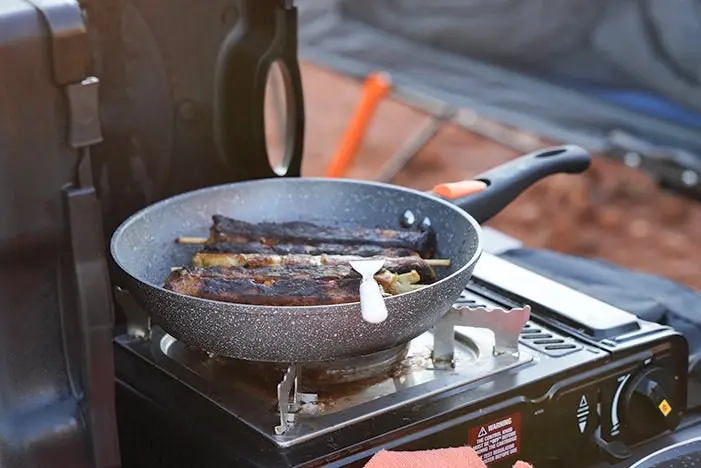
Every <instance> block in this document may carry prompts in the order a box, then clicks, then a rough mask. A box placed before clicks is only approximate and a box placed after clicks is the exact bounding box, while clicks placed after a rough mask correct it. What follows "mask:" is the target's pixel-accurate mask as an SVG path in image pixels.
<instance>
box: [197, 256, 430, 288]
mask: <svg viewBox="0 0 701 468" xmlns="http://www.w3.org/2000/svg"><path fill="white" fill-rule="evenodd" d="M360 258H362V257H353V256H347V255H261V254H237V253H203V252H198V253H196V254H195V255H194V257H193V258H192V264H193V265H194V266H198V267H245V268H252V269H253V268H262V267H271V266H276V265H279V266H283V265H284V266H292V265H299V266H301V265H307V266H312V267H314V266H316V267H317V268H318V267H319V266H322V265H325V266H329V265H348V262H349V261H350V260H356V259H360ZM384 268H385V269H386V270H389V271H391V272H393V273H396V274H402V273H409V272H410V271H412V270H414V271H416V272H417V273H418V274H419V276H420V277H421V282H422V283H425V284H430V283H433V282H435V281H436V274H435V272H434V271H433V268H431V266H430V265H429V264H428V263H426V261H425V260H424V259H422V258H420V257H418V256H409V257H398V258H387V259H385V264H384Z"/></svg>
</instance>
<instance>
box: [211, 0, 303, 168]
mask: <svg viewBox="0 0 701 468" xmlns="http://www.w3.org/2000/svg"><path fill="white" fill-rule="evenodd" d="M239 7H240V13H241V18H240V20H239V21H238V23H237V25H236V26H235V27H234V28H233V29H232V30H231V31H230V32H229V33H228V35H227V36H226V38H225V39H224V41H223V42H222V45H221V46H220V48H219V53H218V56H217V63H216V68H215V86H214V88H215V96H214V139H215V143H216V147H217V151H218V153H219V155H220V157H221V158H222V159H223V160H224V161H225V163H227V164H228V165H229V167H230V168H231V170H232V175H233V179H234V180H248V179H257V178H263V177H274V176H276V173H275V171H274V170H273V169H272V168H271V167H270V163H269V159H268V148H267V143H266V136H265V89H266V84H267V79H268V72H269V71H270V69H271V66H272V64H273V63H276V62H277V63H279V64H280V66H281V71H282V72H283V79H284V84H285V88H286V89H285V97H286V99H285V100H286V107H287V114H286V116H285V118H286V141H285V152H286V154H285V157H284V165H285V166H286V169H287V170H286V172H285V174H284V175H285V176H291V177H298V176H299V175H300V171H301V164H302V152H303V144H304V97H303V91H302V82H301V74H300V69H299V62H298V60H297V39H296V38H297V10H296V8H295V7H294V6H292V5H291V4H288V2H285V5H282V2H260V1H257V0H246V1H241V2H239Z"/></svg>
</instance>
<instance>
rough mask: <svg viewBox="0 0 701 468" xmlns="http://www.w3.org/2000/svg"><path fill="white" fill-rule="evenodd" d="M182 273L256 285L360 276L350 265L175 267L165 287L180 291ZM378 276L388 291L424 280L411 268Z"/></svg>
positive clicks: (401, 289) (403, 289)
mask: <svg viewBox="0 0 701 468" xmlns="http://www.w3.org/2000/svg"><path fill="white" fill-rule="evenodd" d="M183 276H194V277H198V278H215V279H221V280H225V281H226V280H242V279H246V280H251V281H253V282H255V283H257V284H265V285H272V284H273V283H274V282H276V281H281V280H288V279H299V280H310V281H344V280H350V279H353V280H357V282H358V284H360V279H361V276H360V274H358V273H357V272H356V271H355V270H353V268H351V267H350V266H348V265H322V266H313V265H287V266H274V267H262V268H253V269H249V268H244V267H187V268H182V269H177V270H174V271H173V272H172V273H171V274H170V275H169V277H168V279H167V280H166V285H165V287H166V289H172V290H177V289H178V287H179V286H175V285H176V284H178V282H179V281H181V279H182V277H183ZM375 279H376V280H377V282H378V283H379V284H380V285H381V286H382V288H383V289H384V291H385V292H386V293H387V294H401V293H403V292H407V291H411V290H413V289H414V285H415V284H417V283H420V282H421V276H420V275H419V274H418V273H417V272H416V271H415V270H411V271H409V272H407V273H403V274H396V273H392V272H391V271H388V270H381V271H380V272H378V273H377V274H376V275H375Z"/></svg>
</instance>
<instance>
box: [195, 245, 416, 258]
mask: <svg viewBox="0 0 701 468" xmlns="http://www.w3.org/2000/svg"><path fill="white" fill-rule="evenodd" d="M202 252H205V253H242V254H263V255H323V254H326V255H354V256H357V257H409V256H412V255H418V253H416V252H414V251H412V250H409V249H402V248H392V247H390V248H387V247H383V246H381V245H371V244H366V245H349V244H316V245H305V244H290V243H279V244H273V245H265V244H261V243H258V242H246V243H242V244H238V243H234V242H216V243H207V244H205V245H204V247H203V249H202Z"/></svg>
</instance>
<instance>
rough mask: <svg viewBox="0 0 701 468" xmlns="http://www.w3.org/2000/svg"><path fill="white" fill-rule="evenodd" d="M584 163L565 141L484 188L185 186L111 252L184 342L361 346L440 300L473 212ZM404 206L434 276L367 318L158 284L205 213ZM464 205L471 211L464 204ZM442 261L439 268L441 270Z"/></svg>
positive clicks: (352, 216)
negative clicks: (452, 193) (418, 224)
mask: <svg viewBox="0 0 701 468" xmlns="http://www.w3.org/2000/svg"><path fill="white" fill-rule="evenodd" d="M589 164H590V157H589V155H588V154H587V152H586V151H585V150H583V149H582V148H579V147H577V146H562V147H557V148H550V149H547V150H543V151H539V152H536V153H532V154H530V155H526V156H523V157H521V158H518V159H516V160H513V161H511V162H509V163H507V164H505V165H503V166H499V167H497V168H496V169H492V170H491V171H488V172H487V173H485V174H482V175H481V176H480V177H478V178H477V179H478V180H482V181H484V182H486V183H487V184H488V187H487V188H486V189H485V190H483V191H482V192H480V193H478V194H476V195H472V196H469V197H466V198H461V199H456V200H452V203H451V202H449V201H446V200H444V199H441V198H439V197H437V196H435V195H433V194H428V193H423V192H419V191H416V190H411V189H408V188H403V187H398V186H393V185H387V184H380V183H374V182H361V181H351V180H342V179H322V178H277V179H261V180H255V181H248V182H239V183H233V184H229V185H222V186H216V187H210V188H204V189H200V190H196V191H193V192H188V193H184V194H181V195H178V196H175V197H172V198H169V199H166V200H164V201H161V202H159V203H156V204H154V205H151V206H149V207H147V208H145V209H143V210H141V211H139V212H138V213H136V214H134V215H133V216H131V217H130V218H128V219H127V220H126V221H125V222H124V223H123V224H122V225H121V226H120V227H119V228H118V229H117V230H116V231H115V233H114V234H113V237H112V241H111V246H110V247H111V253H112V256H113V258H114V260H115V262H116V264H117V265H118V266H119V267H120V268H121V269H122V270H123V271H124V272H125V273H126V283H125V284H123V285H122V286H123V287H125V288H126V289H127V290H128V291H130V292H131V294H132V295H133V296H134V298H135V299H136V301H137V302H138V303H139V304H140V305H141V306H142V307H143V308H144V310H145V311H146V312H147V313H148V314H150V315H151V317H152V318H153V319H154V321H155V322H156V323H158V324H159V325H160V326H161V327H162V328H163V329H164V330H165V331H166V332H167V333H169V334H170V335H172V336H173V337H175V338H177V339H179V340H181V341H183V342H184V343H185V344H187V345H190V346H193V347H196V348H199V349H202V350H206V351H208V352H211V353H214V354H217V355H220V356H227V357H232V358H238V359H248V360H257V361H274V362H309V361H324V360H331V359H336V358H345V357H352V356H359V355H363V354H367V353H371V352H375V351H380V350H383V349H387V348H390V347H392V346H395V345H398V344H400V343H403V342H407V341H409V340H411V339H413V338H414V337H416V336H418V335H420V334H421V333H423V332H425V331H426V330H428V329H430V328H431V327H432V326H433V325H434V324H435V323H436V322H437V321H438V320H439V319H440V318H441V317H442V316H443V314H445V313H446V311H448V310H449V308H450V307H451V305H452V304H453V303H454V302H455V300H456V299H457V298H458V297H459V296H460V293H461V291H462V290H463V288H464V287H465V285H466V284H467V282H468V280H469V279H470V276H471V275H472V270H473V269H474V266H475V263H476V262H477V260H478V259H479V257H480V254H481V252H482V246H481V242H480V233H481V230H480V226H479V224H478V223H479V222H483V221H486V220H487V219H489V218H490V217H492V216H493V215H494V214H496V213H498V212H499V211H501V210H502V209H503V208H504V207H505V206H506V205H507V204H508V203H510V202H511V201H512V200H513V199H514V198H516V197H517V196H518V195H519V194H520V193H522V192H523V191H524V190H525V189H526V188H528V187H529V186H531V185H532V184H533V183H535V182H536V181H538V180H540V179H542V178H544V177H546V176H548V175H551V174H556V173H578V172H582V171H584V170H585V169H586V168H587V167H588V166H589ZM407 210H411V211H412V212H413V214H414V215H415V217H416V219H418V220H422V219H424V218H425V217H428V218H429V219H430V221H431V225H432V229H434V230H435V232H436V238H437V242H438V251H437V252H438V254H437V256H438V257H440V258H448V259H450V260H451V264H452V266H451V267H450V268H441V269H438V268H437V269H436V270H437V271H436V273H437V274H438V275H439V281H437V282H436V283H434V284H432V285H430V286H427V287H425V288H422V289H418V290H415V291H411V292H408V293H404V294H400V295H397V296H391V297H388V298H387V299H386V305H387V309H388V311H389V315H388V318H387V320H385V321H384V322H382V323H379V324H371V323H368V322H365V321H364V320H363V319H362V317H361V312H360V304H359V303H349V304H337V305H325V306H312V307H297V306H294V307H271V306H254V305H243V304H232V303H225V302H219V301H212V300H206V299H199V298H195V297H190V296H185V295H182V294H178V293H175V292H173V291H169V290H166V289H164V288H163V287H162V286H163V283H164V280H165V278H166V276H167V275H168V274H169V272H170V269H171V267H174V266H184V265H188V264H189V263H190V260H191V258H192V255H193V254H194V252H195V251H196V250H197V247H193V246H186V245H181V244H176V242H175V239H176V238H177V237H178V236H203V235H207V233H208V229H209V226H210V224H211V217H212V215H213V214H222V215H225V216H230V217H234V218H238V219H242V220H245V221H248V222H254V223H255V222H261V221H273V222H281V221H310V222H317V223H326V224H340V225H348V226H364V227H368V228H375V227H378V226H381V227H385V228H394V229H401V225H400V218H401V217H402V215H403V214H404V213H405V212H406V211H407ZM468 213H470V214H468ZM441 270H446V271H441Z"/></svg>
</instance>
